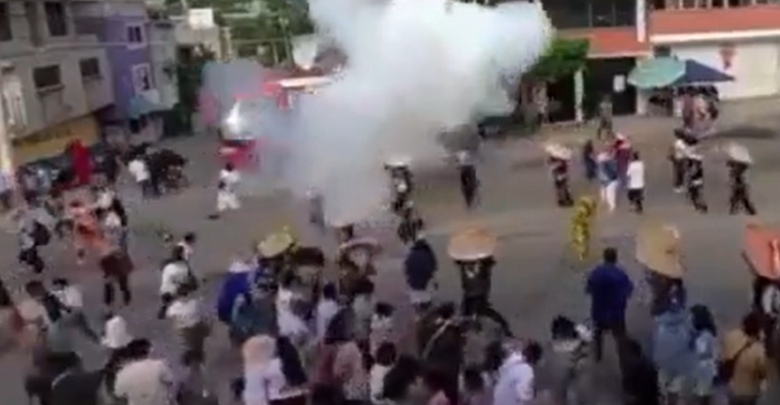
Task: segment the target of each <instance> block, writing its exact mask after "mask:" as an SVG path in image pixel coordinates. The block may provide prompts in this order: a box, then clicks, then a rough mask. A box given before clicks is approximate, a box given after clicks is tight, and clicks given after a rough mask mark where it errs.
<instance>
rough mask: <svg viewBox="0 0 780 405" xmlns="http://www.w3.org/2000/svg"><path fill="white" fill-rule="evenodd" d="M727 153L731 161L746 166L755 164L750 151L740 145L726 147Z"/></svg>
mask: <svg viewBox="0 0 780 405" xmlns="http://www.w3.org/2000/svg"><path fill="white" fill-rule="evenodd" d="M725 151H726V154H727V155H728V156H729V159H731V160H733V161H735V162H739V163H745V164H752V163H753V158H752V157H751V156H750V151H749V150H748V148H747V147H745V146H744V145H740V144H738V143H734V142H732V143H730V144H728V145H726V148H725Z"/></svg>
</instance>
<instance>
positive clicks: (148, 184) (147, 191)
mask: <svg viewBox="0 0 780 405" xmlns="http://www.w3.org/2000/svg"><path fill="white" fill-rule="evenodd" d="M138 185H139V186H140V187H141V193H142V194H143V196H144V197H147V198H150V197H156V196H157V195H158V194H159V193H158V192H157V189H156V188H155V186H154V184H153V183H152V181H151V180H144V181H141V182H139V183H138Z"/></svg>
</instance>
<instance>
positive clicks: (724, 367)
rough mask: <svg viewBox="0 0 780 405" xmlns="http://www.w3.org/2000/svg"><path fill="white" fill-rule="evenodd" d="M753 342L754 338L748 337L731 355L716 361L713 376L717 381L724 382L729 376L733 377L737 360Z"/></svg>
mask: <svg viewBox="0 0 780 405" xmlns="http://www.w3.org/2000/svg"><path fill="white" fill-rule="evenodd" d="M754 343H756V342H755V341H754V340H752V339H748V341H747V342H746V343H745V344H744V345H743V346H742V347H740V348H739V350H737V352H736V353H734V355H733V356H731V357H730V358H728V359H724V360H722V361H720V362H719V363H718V371H717V375H716V376H715V380H716V382H717V383H719V384H726V383H728V382H729V381H731V378H732V377H734V370H735V369H736V366H737V362H738V361H739V359H740V357H742V354H743V353H745V351H746V350H747V349H749V348H750V347H751V346H753V344H754Z"/></svg>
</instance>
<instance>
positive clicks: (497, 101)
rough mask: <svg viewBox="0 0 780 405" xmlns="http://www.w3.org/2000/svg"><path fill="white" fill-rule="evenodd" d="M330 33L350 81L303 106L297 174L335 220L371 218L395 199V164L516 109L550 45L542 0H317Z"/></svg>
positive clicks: (313, 6) (322, 25)
mask: <svg viewBox="0 0 780 405" xmlns="http://www.w3.org/2000/svg"><path fill="white" fill-rule="evenodd" d="M309 9H310V15H311V17H312V18H313V19H314V21H315V22H316V25H317V26H318V29H320V31H321V32H322V33H324V34H327V35H328V36H330V37H331V39H333V40H334V41H335V42H336V43H337V44H338V45H339V46H340V47H341V48H342V50H343V51H344V53H345V54H346V55H347V56H348V62H347V66H346V68H345V69H344V70H343V71H342V72H341V73H340V77H339V78H338V80H337V81H336V82H335V83H333V84H331V85H329V86H327V87H325V88H323V89H321V91H319V92H318V93H317V94H316V95H311V96H306V97H304V98H302V100H301V102H300V105H299V106H298V108H299V111H298V112H297V113H298V114H299V117H298V120H297V125H296V126H295V128H294V131H293V132H294V133H295V139H296V140H295V142H294V145H291V154H290V156H289V159H290V160H289V162H288V168H287V169H288V170H287V174H288V176H289V177H288V181H289V185H290V186H291V188H292V189H293V190H294V191H296V192H297V193H298V194H299V195H303V193H305V192H306V191H307V190H308V189H309V188H311V187H314V188H316V189H317V190H319V191H320V192H321V193H322V194H323V199H324V210H325V216H326V219H327V220H328V222H329V223H331V224H336V225H338V224H345V223H354V222H360V221H361V220H364V219H366V218H368V217H371V216H372V215H374V214H375V213H376V212H377V211H378V210H379V209H380V208H381V207H382V205H383V203H384V202H385V200H386V197H387V194H386V193H387V190H388V186H387V182H386V175H385V173H384V172H383V163H384V162H385V161H386V159H388V158H391V157H392V156H394V155H403V156H405V157H408V158H410V159H411V160H412V161H413V162H420V161H426V160H430V159H433V158H438V157H440V156H441V146H440V145H439V144H438V143H437V136H438V135H439V134H440V133H442V132H443V131H447V130H450V129H455V128H458V127H460V126H462V125H464V124H467V123H471V122H473V121H475V120H477V119H479V118H480V117H484V116H487V115H501V114H507V113H509V112H511V111H512V109H513V107H514V106H513V101H512V100H511V99H510V98H509V97H508V95H507V92H506V88H505V84H506V83H507V79H513V78H517V77H518V76H519V75H520V74H521V73H522V72H524V71H526V70H527V69H528V68H529V67H530V66H531V65H532V64H533V63H534V62H535V61H536V60H537V59H538V58H539V57H540V55H541V54H542V53H543V52H544V50H545V49H546V47H547V45H548V44H549V41H550V39H551V35H552V32H551V29H550V25H549V21H548V19H547V17H546V15H545V14H544V12H543V10H542V9H541V7H540V6H539V5H537V4H533V3H525V2H523V3H507V4H503V5H500V6H498V7H495V8H487V7H482V6H478V5H474V4H462V3H452V2H449V1H448V0H309Z"/></svg>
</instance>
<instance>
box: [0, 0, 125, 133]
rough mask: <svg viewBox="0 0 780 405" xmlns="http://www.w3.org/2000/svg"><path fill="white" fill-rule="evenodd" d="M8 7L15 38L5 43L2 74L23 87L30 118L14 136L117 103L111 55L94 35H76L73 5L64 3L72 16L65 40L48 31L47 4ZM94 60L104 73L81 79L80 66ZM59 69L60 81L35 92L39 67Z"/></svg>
mask: <svg viewBox="0 0 780 405" xmlns="http://www.w3.org/2000/svg"><path fill="white" fill-rule="evenodd" d="M7 4H9V5H10V14H11V27H12V30H13V39H12V40H11V41H7V42H2V43H0V62H2V66H3V73H2V75H3V76H5V77H10V78H12V79H18V81H19V82H20V83H21V85H22V97H23V102H24V103H23V104H24V107H25V111H24V115H25V116H26V123H25V124H26V125H24V126H23V127H16V128H13V131H8V132H9V134H10V137H11V138H13V137H22V136H25V135H28V134H31V133H34V132H36V131H40V130H41V129H43V128H47V127H50V126H52V125H56V124H59V123H61V122H64V121H67V120H70V119H73V118H76V117H80V116H84V115H86V114H90V113H91V112H92V111H95V110H97V109H100V108H103V107H106V106H108V105H111V104H112V103H113V102H114V93H113V89H112V88H111V83H110V82H111V80H110V79H111V71H110V66H109V64H108V61H107V59H106V52H105V50H104V49H103V47H102V46H101V45H100V44H99V42H98V40H97V38H96V37H95V36H94V35H83V34H79V33H78V32H77V30H76V25H75V23H74V19H73V10H72V8H71V4H70V2H65V3H63V4H64V5H65V9H66V16H67V19H66V21H67V34H66V35H63V36H52V35H51V34H50V33H49V31H48V29H47V24H46V18H45V13H44V8H43V2H20V1H11V2H7ZM25 4H27V5H28V6H27V7H28V8H25ZM90 58H95V59H97V60H98V63H99V66H100V69H99V70H100V74H99V75H97V76H93V77H87V78H82V74H81V69H80V62H81V61H83V60H87V59H90ZM54 65H56V66H58V67H59V70H60V83H59V84H57V85H55V86H51V87H49V88H47V89H36V87H35V85H34V82H33V74H34V69H35V68H40V67H46V66H54ZM0 124H2V123H0Z"/></svg>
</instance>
